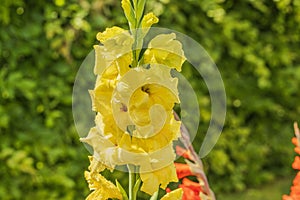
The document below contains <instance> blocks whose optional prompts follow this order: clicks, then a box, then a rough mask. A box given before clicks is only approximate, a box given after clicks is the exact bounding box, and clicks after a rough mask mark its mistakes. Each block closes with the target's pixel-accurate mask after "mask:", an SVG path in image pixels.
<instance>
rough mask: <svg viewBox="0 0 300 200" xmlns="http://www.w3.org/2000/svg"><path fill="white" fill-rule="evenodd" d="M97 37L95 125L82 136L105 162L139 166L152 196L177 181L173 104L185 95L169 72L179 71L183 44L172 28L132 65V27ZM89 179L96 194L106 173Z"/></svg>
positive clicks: (151, 20)
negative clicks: (136, 64) (181, 92)
mask: <svg viewBox="0 0 300 200" xmlns="http://www.w3.org/2000/svg"><path fill="white" fill-rule="evenodd" d="M146 16H147V17H146V18H144V19H143V21H142V24H144V26H145V27H150V26H151V25H152V24H153V23H156V22H157V18H156V17H155V16H154V15H153V14H149V15H146ZM144 20H145V21H144ZM97 39H98V40H99V41H100V43H101V44H100V45H95V46H94V49H95V59H96V60H95V68H94V73H95V74H96V75H97V80H96V84H95V88H94V90H91V91H90V95H91V98H92V105H93V110H94V111H96V112H97V115H96V118H95V124H96V126H95V127H93V128H91V130H90V132H89V134H88V135H87V137H86V138H81V141H83V142H85V143H87V144H89V145H90V146H92V148H93V151H94V155H93V157H94V159H96V160H97V162H101V163H102V167H103V166H105V167H106V168H110V169H114V168H115V166H117V165H129V164H131V165H135V166H137V167H138V169H139V174H140V177H141V180H142V182H143V185H142V187H141V190H142V191H144V192H146V193H148V194H151V195H152V194H153V193H154V192H156V191H157V190H158V188H159V187H161V188H163V189H164V188H165V187H166V186H167V185H168V183H169V182H171V181H175V182H176V181H177V176H176V170H175V166H174V164H173V161H174V159H175V153H174V150H173V148H172V142H173V141H174V140H176V139H177V138H178V137H179V133H180V121H176V120H175V119H174V116H173V107H174V104H175V103H180V100H179V97H178V90H177V82H178V80H177V78H173V77H172V76H171V74H170V71H171V69H176V70H178V71H180V70H181V65H182V64H183V62H184V61H185V57H184V53H183V50H182V46H181V43H180V42H179V41H178V40H176V35H175V34H173V33H171V34H160V35H157V36H156V37H154V38H153V39H152V40H151V41H150V42H149V44H148V48H147V49H146V51H145V52H144V54H143V57H142V59H141V61H140V62H139V65H138V66H137V67H135V68H131V63H132V61H133V56H132V55H133V53H132V45H133V43H134V38H133V37H132V35H131V34H130V33H129V32H128V31H125V30H123V29H121V28H119V27H112V28H107V29H106V30H105V31H104V32H102V33H98V34H97ZM98 171H99V170H98ZM86 178H87V179H88V180H91V181H93V182H94V184H93V185H95V188H91V187H90V188H91V189H95V191H94V194H95V193H97V194H98V193H100V191H99V187H98V185H97V184H98V183H99V181H102V182H103V180H102V178H103V177H102V176H101V175H100V174H99V175H97V176H92V175H91V172H86ZM95 179H97V180H96V181H95ZM105 184H108V183H105ZM108 186H109V187H111V188H113V187H112V186H111V185H110V183H109V184H108ZM113 190H115V189H113ZM92 194H93V193H92ZM92 194H91V195H92ZM95 195H96V194H95ZM114 195H119V193H118V192H115V194H114ZM110 198H119V196H118V197H116V196H110ZM103 199H105V198H103Z"/></svg>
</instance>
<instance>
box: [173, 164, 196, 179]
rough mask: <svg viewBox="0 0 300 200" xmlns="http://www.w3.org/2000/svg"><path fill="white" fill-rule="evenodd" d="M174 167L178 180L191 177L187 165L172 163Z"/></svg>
mask: <svg viewBox="0 0 300 200" xmlns="http://www.w3.org/2000/svg"><path fill="white" fill-rule="evenodd" d="M174 164H175V167H176V173H177V177H178V178H179V179H181V178H183V177H186V176H191V175H193V173H192V171H191V168H190V166H188V164H183V163H174Z"/></svg>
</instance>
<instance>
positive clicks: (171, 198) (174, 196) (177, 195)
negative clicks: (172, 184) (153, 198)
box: [160, 188, 183, 200]
mask: <svg viewBox="0 0 300 200" xmlns="http://www.w3.org/2000/svg"><path fill="white" fill-rule="evenodd" d="M182 195H183V191H182V188H178V189H176V190H173V191H172V192H170V193H168V194H166V195H165V196H163V197H162V198H161V199H160V200H181V199H182Z"/></svg>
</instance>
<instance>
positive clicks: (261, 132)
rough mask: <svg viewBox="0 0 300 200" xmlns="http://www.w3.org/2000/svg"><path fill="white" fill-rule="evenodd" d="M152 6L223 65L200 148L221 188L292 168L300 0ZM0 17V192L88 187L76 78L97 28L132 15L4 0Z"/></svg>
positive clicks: (42, 195) (8, 195) (44, 195)
mask: <svg viewBox="0 0 300 200" xmlns="http://www.w3.org/2000/svg"><path fill="white" fill-rule="evenodd" d="M147 9H148V10H153V11H154V12H155V13H156V14H158V15H160V22H159V26H161V27H168V28H171V29H175V30H177V31H181V32H183V33H186V34H187V35H189V36H191V37H192V38H194V39H195V40H196V41H198V42H199V43H200V44H201V45H203V47H204V48H205V49H206V50H207V51H208V53H209V54H210V55H211V56H212V58H213V59H214V60H215V62H216V64H217V66H218V68H219V70H220V71H221V74H222V77H223V80H224V84H225V87H226V93H227V109H228V111H227V120H226V125H225V128H224V132H223V134H222V135H221V137H220V140H219V141H218V143H217V145H216V147H215V148H214V150H213V151H212V152H211V153H210V154H209V156H208V157H207V158H205V160H204V161H205V166H206V168H207V173H208V176H209V180H210V184H211V186H212V188H213V189H214V190H215V191H216V193H218V192H220V191H231V190H243V189H245V188H246V187H249V186H255V185H259V184H261V183H263V182H266V181H269V180H272V179H274V178H275V177H276V176H279V175H281V176H282V175H285V174H289V173H290V163H291V162H292V159H293V156H292V154H293V153H292V145H290V138H291V137H292V135H293V132H292V122H293V121H294V120H297V119H299V113H300V104H299V101H298V100H299V94H298V87H299V85H300V58H299V55H297V52H299V51H300V49H299V48H300V45H299V42H300V28H299V26H298V24H299V23H300V4H299V1H296V0H295V1H292V0H282V1H275V0H274V1H253V0H245V1H233V0H228V1H223V0H204V1H196V0H189V1H181V0H172V1H166V0H164V1H163V0H160V1H158V0H149V1H148V2H147ZM0 24H1V25H0V26H1V28H0V139H1V144H0V162H1V165H0V178H1V183H0V199H4V200H5V199H83V198H84V196H86V195H87V193H88V188H87V184H86V182H85V180H84V177H83V171H84V170H85V169H86V168H87V166H88V159H87V155H88V152H87V151H86V150H85V148H84V146H83V145H82V144H81V143H80V142H79V140H78V139H79V136H78V135H77V133H76V131H75V128H74V125H73V119H72V113H71V112H72V110H71V103H72V99H71V95H72V86H73V82H74V79H75V75H76V72H77V70H78V67H79V66H80V63H81V62H82V61H83V59H84V57H85V56H86V55H87V54H88V53H89V52H90V50H92V45H93V44H95V43H96V41H95V36H96V33H97V32H98V31H103V30H104V29H105V27H109V26H113V25H120V26H122V27H126V26H127V22H126V18H125V17H124V14H123V12H122V10H121V5H120V2H119V1H115V0H108V1H96V0H81V1H76V0H72V1H64V0H55V1H36V2H29V1H22V0H19V1H9V0H4V1H3V2H1V5H0ZM186 66H187V65H186ZM183 73H184V75H185V76H186V77H187V79H188V80H189V81H190V82H191V85H192V86H193V87H194V88H195V90H196V91H199V105H200V107H201V124H200V125H201V126H200V130H199V138H200V139H201V138H202V137H203V132H204V131H206V129H207V127H208V124H209V119H210V102H209V96H208V93H207V91H206V87H205V85H204V84H203V82H201V81H199V80H201V77H200V76H199V75H197V74H196V73H195V72H194V71H193V69H188V68H186V69H183ZM197 141H199V140H198V139H197V140H195V146H196V147H198V148H199V147H200V145H201V144H200V143H199V142H197ZM122 176H123V174H120V179H119V180H120V182H121V184H122V185H123V186H124V184H126V181H124V180H121V179H122V178H121V177H122ZM125 188H126V187H125Z"/></svg>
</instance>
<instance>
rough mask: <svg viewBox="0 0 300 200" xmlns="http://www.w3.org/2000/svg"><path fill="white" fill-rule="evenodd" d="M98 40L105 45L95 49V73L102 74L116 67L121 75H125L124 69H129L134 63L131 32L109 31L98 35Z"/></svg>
mask: <svg viewBox="0 0 300 200" xmlns="http://www.w3.org/2000/svg"><path fill="white" fill-rule="evenodd" d="M98 39H99V40H101V41H102V43H103V45H102V46H101V45H94V49H95V67H94V73H95V74H98V75H102V73H103V72H104V71H105V70H106V69H107V68H109V67H110V66H111V65H116V67H117V69H118V71H119V73H120V72H121V74H122V73H125V72H126V71H124V70H123V68H129V65H130V64H131V61H132V52H131V51H132V49H131V47H132V44H133V38H132V36H131V35H130V34H129V32H127V31H124V30H123V29H121V30H119V29H117V30H111V29H108V30H107V31H105V32H103V33H99V34H98Z"/></svg>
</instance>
